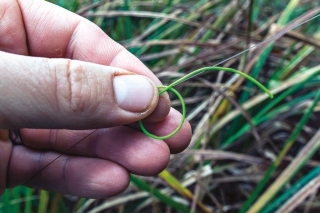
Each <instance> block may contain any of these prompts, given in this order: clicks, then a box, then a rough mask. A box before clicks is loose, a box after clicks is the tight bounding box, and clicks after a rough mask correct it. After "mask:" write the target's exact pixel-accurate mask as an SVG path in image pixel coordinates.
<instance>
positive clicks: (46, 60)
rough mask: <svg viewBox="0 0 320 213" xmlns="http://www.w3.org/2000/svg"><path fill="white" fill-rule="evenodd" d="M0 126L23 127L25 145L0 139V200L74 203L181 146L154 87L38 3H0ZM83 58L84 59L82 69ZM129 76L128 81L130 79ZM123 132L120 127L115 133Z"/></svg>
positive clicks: (143, 73)
mask: <svg viewBox="0 0 320 213" xmlns="http://www.w3.org/2000/svg"><path fill="white" fill-rule="evenodd" d="M0 26H1V27H0V67H1V69H0V70H1V78H0V87H1V90H0V103H1V105H0V127H1V128H5V129H16V128H24V129H22V130H21V136H22V139H23V141H24V143H25V146H12V144H11V143H9V142H7V141H0V162H1V163H0V194H1V193H2V192H3V190H4V189H5V188H6V187H14V186H16V185H19V184H23V183H25V182H26V181H27V180H28V179H29V178H30V177H32V175H33V174H35V173H36V172H37V171H39V170H40V169H41V168H43V167H44V166H45V165H47V164H48V163H50V161H52V160H53V159H54V158H55V157H56V156H58V155H59V153H64V152H65V151H66V150H67V149H68V148H69V147H71V146H72V145H73V144H75V143H76V142H77V141H80V140H81V139H82V138H84V137H85V136H86V135H88V134H89V133H90V132H92V130H86V129H95V128H106V127H109V128H107V129H99V130H98V131H96V132H95V133H93V134H92V135H90V136H89V137H87V138H85V139H84V140H83V141H82V142H81V143H80V144H79V145H78V146H76V147H74V148H73V149H72V150H70V152H68V154H67V155H63V156H62V157H61V158H59V159H58V160H57V161H55V163H54V164H52V165H50V166H48V167H47V168H46V169H45V170H44V171H43V172H41V173H40V174H39V175H37V176H36V177H35V178H33V179H31V180H30V181H28V182H27V183H26V185H27V186H30V187H35V188H43V189H47V190H51V191H58V192H63V193H69V194H74V195H79V196H84V197H95V198H99V197H108V196H112V195H115V194H117V193H120V192H121V191H123V190H124V189H125V188H126V187H127V185H128V183H129V173H134V174H138V175H155V174H157V173H158V172H160V171H161V170H163V169H164V168H165V166H166V165H167V163H168V160H169V154H170V152H171V153H176V152H180V151H182V150H183V149H185V147H186V146H187V145H188V143H189V141H190V138H191V130H190V126H189V124H188V122H185V123H184V126H183V127H182V129H181V130H180V131H179V132H178V134H177V135H176V136H174V137H172V138H170V139H167V140H165V141H158V140H154V139H151V138H149V137H148V136H146V135H144V134H143V133H142V132H140V131H139V130H138V129H139V128H138V125H137V124H136V123H135V122H136V121H139V120H141V119H144V118H145V119H144V125H145V126H146V127H147V128H148V130H150V131H151V132H153V133H154V134H155V135H165V134H169V133H171V132H172V131H173V130H174V129H175V128H176V126H177V125H178V124H179V122H180V118H181V115H180V113H178V112H177V111H175V110H173V109H171V110H170V105H169V99H168V97H167V96H166V95H161V96H160V97H159V95H158V90H157V87H156V86H159V85H161V83H160V81H159V80H158V79H157V78H156V77H155V76H154V75H153V74H152V72H151V71H150V70H148V68H147V67H145V66H144V65H143V64H142V63H141V62H140V61H139V60H138V59H137V58H136V57H134V56H133V55H132V54H130V53H129V52H128V51H127V50H125V49H124V48H123V47H122V46H121V45H119V44H118V43H116V42H115V41H113V40H112V39H110V38H109V37H108V36H107V35H105V34H104V33H103V32H102V31H101V30H100V29H99V28H98V27H97V26H95V25H94V24H92V23H90V22H89V21H87V20H85V19H83V18H81V17H79V16H77V15H75V14H73V13H71V12H68V11H66V10H64V9H62V8H59V7H57V6H54V5H52V4H50V3H47V2H44V1H18V3H17V1H14V0H12V1H1V2H0ZM84 61H86V62H84ZM137 74H138V75H137ZM123 125H126V126H123Z"/></svg>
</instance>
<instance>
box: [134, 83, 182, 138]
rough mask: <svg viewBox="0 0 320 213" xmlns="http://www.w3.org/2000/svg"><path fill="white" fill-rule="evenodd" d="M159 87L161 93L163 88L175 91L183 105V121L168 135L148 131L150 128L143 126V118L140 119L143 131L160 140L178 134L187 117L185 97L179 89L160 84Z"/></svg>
mask: <svg viewBox="0 0 320 213" xmlns="http://www.w3.org/2000/svg"><path fill="white" fill-rule="evenodd" d="M158 88H159V89H160V92H159V94H160V95H161V94H163V92H162V91H163V90H162V89H165V90H166V91H171V92H173V93H174V94H175V95H176V96H177V97H178V98H179V100H180V102H181V106H182V118H181V121H180V124H179V126H178V127H177V128H176V129H175V130H174V131H173V132H171V133H170V134H168V135H165V136H157V135H154V134H152V133H150V132H148V130H147V129H146V128H145V127H144V126H143V124H142V121H141V120H140V121H139V125H140V128H141V130H142V132H143V133H144V134H146V135H147V136H149V137H150V138H153V139H158V140H166V139H168V138H171V137H173V136H174V135H176V134H177V133H178V132H179V130H180V129H181V128H182V126H183V123H184V120H185V118H186V104H185V103H184V99H183V97H182V96H181V95H180V93H179V92H178V91H177V90H175V89H174V88H172V87H167V86H158Z"/></svg>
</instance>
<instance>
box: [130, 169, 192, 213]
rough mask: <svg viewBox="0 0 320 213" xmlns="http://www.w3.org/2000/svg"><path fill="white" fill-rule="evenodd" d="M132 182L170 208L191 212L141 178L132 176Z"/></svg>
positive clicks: (184, 212) (185, 212)
mask: <svg viewBox="0 0 320 213" xmlns="http://www.w3.org/2000/svg"><path fill="white" fill-rule="evenodd" d="M130 180H131V182H132V183H133V184H134V185H136V186H137V187H138V188H140V189H142V190H144V191H147V192H149V193H150V195H151V196H154V197H156V198H157V199H158V200H159V201H161V202H163V203H165V204H167V205H168V206H171V207H172V208H174V209H176V210H178V211H180V212H183V213H189V212H190V210H189V208H188V207H187V206H185V205H183V204H181V203H178V202H176V201H175V200H173V199H172V198H171V197H169V196H167V195H165V194H163V193H161V192H160V191H159V190H158V189H156V188H154V187H152V186H150V185H149V184H148V183H146V182H144V181H143V180H141V179H140V178H138V177H136V176H134V175H131V176H130Z"/></svg>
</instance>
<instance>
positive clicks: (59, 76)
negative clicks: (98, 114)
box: [55, 59, 91, 114]
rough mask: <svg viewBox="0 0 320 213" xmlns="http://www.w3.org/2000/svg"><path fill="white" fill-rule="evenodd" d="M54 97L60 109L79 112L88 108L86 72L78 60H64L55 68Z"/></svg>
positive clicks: (88, 97)
mask: <svg viewBox="0 0 320 213" xmlns="http://www.w3.org/2000/svg"><path fill="white" fill-rule="evenodd" d="M55 75H56V97H57V98H56V99H57V103H58V107H59V108H60V110H62V111H64V112H66V113H72V114H81V113H83V112H85V111H87V110H88V109H89V106H90V99H91V92H90V89H89V79H88V73H87V71H86V70H85V68H84V66H83V65H82V64H81V63H79V62H78V61H72V60H69V59H68V60H64V63H63V65H62V66H57V67H56V69H55ZM61 108H62V109H61Z"/></svg>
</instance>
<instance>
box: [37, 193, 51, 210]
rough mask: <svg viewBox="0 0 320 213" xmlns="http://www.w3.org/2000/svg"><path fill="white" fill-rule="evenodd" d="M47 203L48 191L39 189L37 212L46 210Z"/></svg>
mask: <svg viewBox="0 0 320 213" xmlns="http://www.w3.org/2000/svg"><path fill="white" fill-rule="evenodd" d="M48 203H49V193H48V192H47V191H45V190H41V191H40V198H39V208H38V213H43V212H46V210H47V209H48V208H49V207H48Z"/></svg>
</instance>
